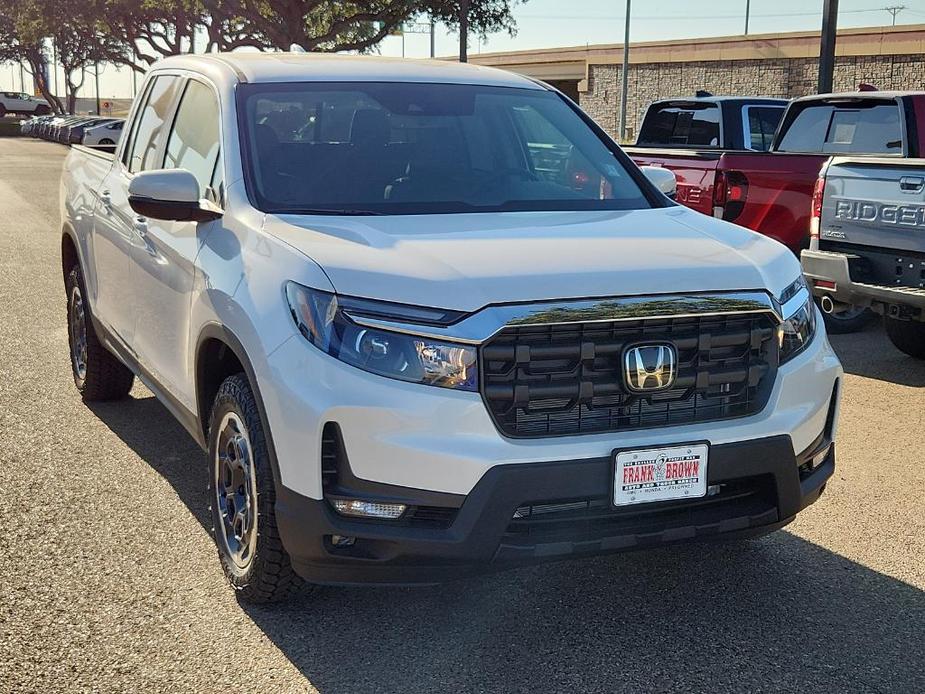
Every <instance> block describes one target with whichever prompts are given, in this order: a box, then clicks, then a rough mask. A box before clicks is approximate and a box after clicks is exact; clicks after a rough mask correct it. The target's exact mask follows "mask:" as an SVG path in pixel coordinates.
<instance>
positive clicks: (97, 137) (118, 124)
mask: <svg viewBox="0 0 925 694" xmlns="http://www.w3.org/2000/svg"><path fill="white" fill-rule="evenodd" d="M123 125H125V121H124V120H117V121H115V122H112V123H104V124H102V125H97V126H96V127H94V128H87V129H86V130H85V131H84V135H83V142H82V144H84V145H87V146H88V147H95V146H107V145H109V146H112V145H115V144H116V143H117V142H118V141H119V138H120V137H121V136H122V126H123Z"/></svg>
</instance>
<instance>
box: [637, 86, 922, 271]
mask: <svg viewBox="0 0 925 694" xmlns="http://www.w3.org/2000/svg"><path fill="white" fill-rule="evenodd" d="M671 103H672V101H671V100H669V101H667V102H656V103H654V104H652V106H650V107H649V109H648V111H647V112H646V116H645V119H644V120H643V124H642V128H641V129H640V132H639V139H638V141H637V143H636V145H635V146H633V147H628V148H626V151H627V153H628V154H629V155H630V156H631V157H632V158H633V160H634V161H635V162H636V163H637V164H638V165H640V166H663V167H665V168H666V169H669V170H671V171H673V172H674V174H675V176H676V177H677V179H678V195H677V199H678V201H679V202H681V203H683V204H685V205H687V206H688V207H690V208H692V209H695V210H698V211H700V212H703V213H705V214H712V215H714V216H716V217H721V218H722V219H725V220H727V221H730V222H735V223H736V224H740V225H742V226H745V227H748V228H749V229H753V230H755V231H757V232H760V233H762V234H765V235H767V236H770V237H772V238H774V239H777V240H778V241H780V242H781V243H783V244H786V245H787V246H788V247H790V249H791V250H793V252H794V253H799V252H800V250H801V249H802V248H805V247H806V246H807V245H808V242H809V226H810V212H811V209H812V197H813V188H814V186H815V184H816V179H817V178H818V176H819V170H820V169H821V168H822V165H823V164H824V163H825V162H826V161H827V160H828V159H829V157H830V156H832V155H834V154H852V155H859V154H871V155H878V156H884V155H887V156H890V155H892V156H897V157H919V156H922V155H923V153H925V93H911V92H902V93H901V92H857V93H849V94H824V95H819V96H810V97H804V98H801V99H795V100H793V101H791V102H790V104H789V106H787V109H786V112H785V113H784V116H783V119H782V120H781V122H780V125H779V126H778V128H777V132H776V134H775V135H774V137H773V140H772V143H771V147H770V151H767V152H761V151H754V149H758V148H757V147H752V148H746V145H747V144H748V143H747V142H744V143H743V145H742V146H739V147H735V148H732V149H729V148H726V149H724V148H722V147H721V146H719V144H703V140H702V139H701V140H700V141H699V142H690V143H687V142H682V140H683V133H682V136H681V137H675V139H673V140H672V139H671V138H670V137H669V138H666V135H665V130H666V128H665V125H664V122H665V121H666V120H667V119H665V118H664V117H660V116H659V114H660V113H661V111H662V110H664V109H665V108H666V104H669V105H670V104H671ZM667 108H672V107H671V106H667ZM676 110H678V109H676ZM690 110H691V111H692V113H691V115H684V117H683V121H682V118H681V116H678V118H677V119H676V123H677V125H676V126H675V130H677V129H678V128H679V127H680V128H683V129H684V130H686V131H688V132H690V131H694V132H699V131H703V130H705V127H704V125H702V124H698V121H703V120H704V115H703V114H704V112H703V110H702V109H700V110H694V109H690ZM682 112H683V111H682ZM751 121H752V125H751V128H750V130H751V134H752V141H754V139H755V138H754V135H755V132H756V128H757V129H758V132H759V134H760V121H758V120H757V119H755V118H753V119H751ZM745 122H749V121H748V119H746V120H745ZM669 135H671V133H670V132H669ZM674 142H677V143H679V144H673V143H674ZM708 142H715V143H719V142H720V140H719V139H718V138H717V139H711V140H709V141H708Z"/></svg>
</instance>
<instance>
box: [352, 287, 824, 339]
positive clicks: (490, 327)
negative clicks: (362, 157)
mask: <svg viewBox="0 0 925 694" xmlns="http://www.w3.org/2000/svg"><path fill="white" fill-rule="evenodd" d="M804 292H805V290H804ZM806 296H808V293H807V294H806ZM800 298H802V293H801V295H800V296H798V297H795V298H794V299H791V301H790V302H788V305H789V304H791V303H795V301H797V300H798V299H800ZM753 313H767V314H770V315H771V316H773V318H774V319H775V321H776V322H777V323H780V322H782V320H783V319H784V317H785V314H784V313H783V311H782V307H781V305H780V303H779V302H778V301H777V300H776V299H774V298H773V297H772V296H771V295H770V294H768V293H767V292H764V291H754V292H711V293H704V294H654V295H649V296H632V297H610V298H603V299H579V300H572V301H549V302H536V303H527V304H500V305H492V306H486V307H485V308H483V309H480V310H479V311H476V312H475V313H473V314H471V315H469V316H467V317H466V318H464V319H463V320H461V321H459V322H457V323H454V324H453V325H448V326H446V327H442V326H433V325H419V324H413V323H406V322H401V321H391V320H386V319H382V318H374V317H372V316H365V315H362V314H360V313H356V312H349V311H348V312H347V315H348V316H349V317H350V319H351V320H352V321H354V322H355V323H357V324H358V325H362V326H365V327H367V328H375V329H378V330H389V331H392V332H398V333H405V334H410V335H417V336H420V337H429V338H434V339H438V340H447V341H449V342H459V343H463V344H473V345H478V344H482V343H483V342H486V341H488V340H490V339H491V338H492V337H494V336H495V335H497V334H498V333H499V332H501V331H502V330H504V329H505V328H507V327H528V326H543V325H567V324H572V323H585V324H587V323H613V322H615V321H631V320H640V319H643V318H644V319H646V320H657V319H667V318H687V317H690V318H694V317H708V316H722V315H727V314H737V315H741V314H753Z"/></svg>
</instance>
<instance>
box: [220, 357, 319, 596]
mask: <svg viewBox="0 0 925 694" xmlns="http://www.w3.org/2000/svg"><path fill="white" fill-rule="evenodd" d="M209 460H210V465H211V472H210V475H209V500H210V502H211V507H212V508H211V510H212V534H213V537H214V538H215V544H216V545H217V547H218V556H219V560H220V561H221V563H222V570H223V571H224V572H225V576H226V578H227V579H228V582H229V583H230V584H231V585H232V587H233V588H234V589H235V590H236V591H237V592H238V596H239V597H240V598H241V599H242V600H244V601H246V602H249V603H268V602H276V601H279V600H283V599H285V598H287V597H289V596H290V595H291V594H292V593H293V592H294V591H295V590H296V589H297V588H299V587H300V586H301V585H302V580H301V579H300V578H299V577H298V576H297V575H296V573H295V572H294V571H293V570H292V563H291V562H290V560H289V555H288V554H287V553H286V550H285V548H284V547H283V543H282V541H281V540H280V537H279V530H278V528H277V526H276V487H275V482H274V480H273V470H272V468H271V467H270V455H269V452H268V450H267V441H266V435H265V434H264V431H263V426H262V425H261V423H260V414H259V412H258V410H257V402H256V400H255V398H254V393H253V391H252V390H251V388H250V384H249V383H248V380H247V377H246V376H245V375H244V374H243V373H239V374H235V375H234V376H229V377H228V378H226V379H225V380H224V381H223V382H222V384H221V385H220V386H219V389H218V394H217V395H216V396H215V401H214V404H213V405H212V414H211V417H210V422H209Z"/></svg>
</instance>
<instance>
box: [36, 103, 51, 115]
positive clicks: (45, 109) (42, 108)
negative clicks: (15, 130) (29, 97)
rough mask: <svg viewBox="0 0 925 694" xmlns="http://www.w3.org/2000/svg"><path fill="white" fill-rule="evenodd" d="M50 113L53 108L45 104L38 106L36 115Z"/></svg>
mask: <svg viewBox="0 0 925 694" xmlns="http://www.w3.org/2000/svg"><path fill="white" fill-rule="evenodd" d="M49 113H51V108H49V107H48V106H45V105H42V106H37V107H36V109H35V115H36V116H47V115H48V114H49Z"/></svg>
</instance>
